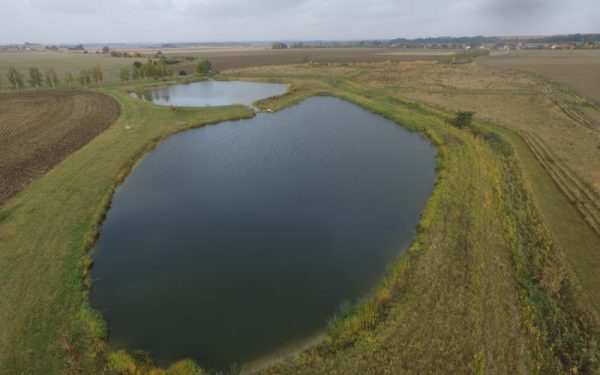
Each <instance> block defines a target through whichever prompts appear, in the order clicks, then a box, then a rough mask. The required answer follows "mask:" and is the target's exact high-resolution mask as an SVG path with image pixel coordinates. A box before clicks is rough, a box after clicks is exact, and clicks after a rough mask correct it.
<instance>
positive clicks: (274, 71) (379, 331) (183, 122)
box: [0, 49, 600, 374]
mask: <svg viewBox="0 0 600 375" xmlns="http://www.w3.org/2000/svg"><path fill="white" fill-rule="evenodd" d="M306 52H310V51H299V52H297V53H299V55H298V56H296V55H294V57H293V58H294V59H298V58H300V59H302V57H301V56H302V55H301V54H300V53H306ZM214 53H215V54H217V53H220V54H223V53H224V52H214ZM238 53H241V52H238ZM247 53H248V52H247ZM271 53H272V52H268V53H264V54H263V53H261V52H257V51H252V52H251V54H253V55H254V54H255V55H256V56H255V57H253V58H254V60H253V61H255V62H254V63H252V64H249V65H244V64H245V61H246V59H251V58H250V57H244V58H241V57H239V56H238V57H236V59H238V60H239V61H238V63H237V64H238V65H231V66H228V67H229V68H230V69H228V70H226V71H222V72H221V73H220V74H219V75H216V76H215V77H214V78H216V79H227V80H237V79H241V80H254V81H266V82H282V83H287V84H288V92H287V93H286V94H284V95H282V96H279V97H274V98H269V99H266V100H264V101H260V102H258V103H256V106H257V107H258V108H260V109H262V110H267V109H271V110H275V111H276V110H280V109H282V108H286V107H288V106H291V105H293V104H295V103H298V102H300V101H302V100H303V99H305V98H307V97H310V96H314V95H332V96H336V97H340V98H342V99H344V100H348V101H350V102H352V103H355V104H357V105H359V106H361V107H363V108H366V109H368V110H370V111H373V112H375V113H378V114H381V115H383V116H385V117H387V118H389V119H391V120H393V121H395V122H397V123H398V124H399V126H404V127H406V128H408V129H410V130H412V131H415V132H418V133H420V134H422V135H423V136H424V137H427V138H429V139H430V140H431V142H432V144H433V145H435V147H436V149H437V151H438V160H437V161H438V176H439V178H438V181H437V183H436V186H435V189H434V192H433V194H432V196H431V198H430V200H429V202H428V204H427V207H426V209H425V212H424V213H423V215H422V218H421V221H420V223H419V225H418V228H417V235H416V237H415V238H414V241H413V242H412V244H411V246H410V248H409V249H408V251H406V252H405V253H404V254H403V255H402V256H400V257H399V258H398V259H397V260H396V261H395V262H394V263H393V264H391V265H390V266H389V269H388V271H387V272H386V274H385V276H384V277H383V279H382V280H381V282H380V285H379V287H378V288H377V289H376V290H374V291H373V292H372V293H371V294H370V295H368V296H365V297H364V299H363V300H361V301H359V302H358V303H356V304H353V305H349V306H344V308H343V309H341V310H340V312H339V314H338V315H336V316H335V317H332V319H331V321H330V323H329V326H328V328H327V331H326V332H325V339H324V341H323V342H321V343H319V344H317V345H315V346H312V347H310V348H308V349H307V350H305V351H303V352H301V353H294V354H293V355H289V356H284V357H283V358H278V359H277V360H276V359H275V358H265V359H262V360H260V361H257V362H256V363H251V364H246V365H245V366H243V367H242V369H241V370H242V372H244V371H246V372H249V371H257V372H259V373H266V374H288V373H289V374H291V373H296V374H307V373H309V374H330V373H331V374H380V373H386V374H397V373H403V374H404V373H406V374H424V373H425V374H429V373H499V374H507V373H511V374H512V373H519V374H526V373H537V374H563V373H591V374H593V373H598V371H600V348H599V346H598V345H599V344H598V343H599V342H600V315H599V314H600V303H599V301H600V290H599V289H598V288H597V285H600V274H599V273H598V272H597V270H598V269H600V268H599V267H600V251H599V250H600V235H599V232H598V228H597V227H596V225H597V221H596V220H597V219H600V216H598V211H599V210H600V208H599V207H600V206H599V205H598V204H599V199H598V195H597V194H598V191H599V190H600V189H599V186H600V184H599V183H600V175H598V171H600V159H599V158H598V155H599V154H598V152H600V136H599V131H598V130H597V129H595V123H594V121H593V119H594V118H595V117H594V116H595V115H596V112H595V111H597V109H596V108H595V107H594V106H593V105H590V104H589V102H590V101H592V99H591V98H592V97H593V95H595V94H594V93H591V94H590V99H589V101H586V102H582V101H581V100H577V98H576V95H573V94H572V93H569V92H567V91H564V90H562V86H560V85H558V84H556V83H548V82H547V81H546V78H543V77H542V78H540V77H538V76H537V75H531V74H530V73H529V72H524V73H523V72H517V71H508V70H504V69H500V70H498V69H497V68H496V67H493V66H490V65H488V64H487V63H485V65H482V64H481V63H480V61H482V60H476V62H475V63H469V64H457V65H454V64H446V63H439V62H438V61H439V60H440V59H438V58H437V57H438V56H434V57H436V58H434V59H421V58H418V59H415V58H404V57H406V56H403V59H399V60H394V59H390V58H389V57H390V56H389V55H382V56H385V58H381V57H380V55H377V57H376V58H375V57H372V56H374V55H370V56H371V57H365V56H362V57H360V58H359V57H352V58H351V57H347V58H346V60H344V61H343V62H344V64H331V63H332V62H335V59H336V58H339V55H337V57H336V55H335V54H336V53H341V52H339V51H327V50H326V49H323V51H320V52H319V53H322V55H321V58H322V59H323V62H324V63H323V64H311V63H305V62H304V63H303V62H302V61H295V60H293V59H292V60H290V61H288V60H286V61H282V60H279V57H278V58H274V57H273V55H270V54H271ZM344 53H346V52H344ZM348 53H350V52H348ZM355 53H357V54H360V53H362V52H355ZM561 53H564V52H561ZM51 54H52V53H45V52H44V53H41V54H40V55H39V56H40V58H39V60H38V59H35V58H34V57H35V55H34V54H33V53H32V54H31V55H27V56H25V55H17V54H15V55H11V57H10V58H11V59H13V60H10V59H5V57H4V56H5V55H4V54H3V55H0V71H1V70H2V69H7V67H8V66H9V65H18V67H19V68H20V69H24V68H25V67H26V66H28V65H27V64H33V65H36V66H39V67H40V68H44V67H50V66H55V67H56V69H57V71H58V70H59V67H64V68H65V69H73V70H75V69H79V67H80V66H83V65H84V64H85V65H86V66H87V64H90V65H91V66H93V65H94V64H96V63H98V64H100V65H101V66H103V67H104V69H105V70H106V71H107V72H111V71H112V72H116V71H117V70H118V69H120V66H121V65H119V64H123V62H126V63H127V64H130V63H131V60H130V59H121V58H111V57H107V56H102V55H93V54H92V55H88V56H85V55H73V56H71V55H68V54H56V55H52V57H51V58H50V57H47V56H50V55H51ZM327 54H332V55H331V56H330V57H327V59H331V60H330V61H329V60H328V61H325V60H327V59H326V58H325V56H327ZM56 56H66V57H65V58H64V61H63V60H61V59H60V58H58V57H57V58H56V59H55V57H56ZM203 56H204V54H203ZM263 56H267V57H263ZM278 56H282V55H278ZM315 56H316V52H315ZM286 58H287V57H286ZM380 58H381V60H380ZM19 59H28V60H27V63H26V62H24V61H25V60H19ZM44 59H45V60H44ZM53 59H55V60H53ZM214 59H215V63H216V62H217V61H218V57H217V55H214ZM261 59H265V60H268V61H271V62H266V63H265V62H261V61H259V60H261ZM269 59H271V60H269ZM361 59H362V61H361ZM388 60H391V61H388ZM423 60H429V61H423ZM221 61H224V60H221ZM277 63H278V64H280V65H276V64H277ZM328 63H329V64H330V65H327V64H328ZM350 63H351V64H350ZM45 64H46V65H45ZM52 64H55V65H52ZM281 64H287V65H281ZM116 81H117V80H116V79H112V80H109V79H107V80H106V82H105V83H106V85H104V86H99V87H94V88H93V91H95V92H98V93H101V94H105V95H107V96H110V97H111V98H113V99H114V100H116V101H117V102H119V103H120V106H121V111H120V117H119V118H118V120H116V122H114V124H112V125H111V126H110V127H108V128H107V129H106V130H104V131H103V132H102V133H100V134H99V135H98V136H97V137H96V138H94V139H93V140H91V141H90V142H89V143H88V144H87V145H85V146H83V147H82V148H80V149H78V150H77V151H75V152H73V153H72V154H70V156H68V157H66V158H65V159H64V160H63V161H62V162H60V163H59V164H58V165H56V166H55V167H54V168H53V169H52V170H51V171H50V172H48V173H46V174H45V175H43V176H42V177H40V178H39V179H37V180H35V181H34V182H32V183H30V184H29V185H27V186H26V187H25V188H24V189H23V190H22V191H20V192H19V193H18V194H17V195H16V196H14V197H13V198H11V199H10V200H8V201H7V202H5V203H4V204H3V205H2V206H0V269H1V270H2V272H0V301H2V303H0V374H4V373H6V374H75V373H85V374H99V373H115V374H201V373H204V370H202V369H201V367H199V364H195V363H193V362H192V361H189V360H183V361H181V362H178V363H176V364H173V365H172V366H171V367H170V368H168V369H160V368H156V367H154V364H153V363H152V359H151V357H149V356H147V355H144V354H143V353H139V352H136V351H135V349H136V348H131V350H129V351H118V352H114V351H111V349H110V348H109V347H108V345H107V343H106V335H107V327H106V324H105V322H104V321H103V320H102V318H101V316H100V314H99V313H98V312H97V311H95V310H93V309H92V308H91V306H90V304H89V299H88V293H89V287H90V283H91V280H90V279H89V276H88V275H87V272H88V270H89V267H90V266H91V260H90V257H89V256H88V254H87V251H88V250H89V249H90V247H91V245H92V244H93V242H94V240H95V238H96V235H97V231H98V229H99V225H100V223H101V221H102V219H103V215H104V213H105V210H106V209H107V207H108V206H109V204H110V201H111V197H112V194H113V193H114V191H115V188H116V186H117V185H118V184H119V183H120V182H121V181H123V179H124V178H125V176H126V175H127V173H128V172H129V170H130V169H131V168H132V167H133V165H134V164H135V162H136V160H138V159H139V158H140V157H141V156H142V155H143V154H144V153H146V152H148V151H149V150H151V149H152V148H153V147H154V146H155V145H156V144H157V143H158V142H160V141H161V140H162V139H164V138H166V137H168V136H170V135H172V134H174V133H176V132H179V131H184V130H185V129H188V128H191V127H196V126H204V125H207V124H214V123H218V122H220V121H224V120H229V119H239V118H247V117H251V116H253V115H254V114H255V113H254V110H252V109H250V108H247V107H243V106H229V107H209V108H197V109H192V108H170V107H160V106H155V105H152V104H149V103H145V102H142V101H139V100H137V99H134V98H132V97H131V96H129V95H128V90H134V89H140V88H144V87H149V86H152V85H166V84H174V83H178V82H181V81H182V80H181V79H171V80H165V81H156V82H155V81H148V82H129V83H125V84H116ZM2 82H3V83H5V80H4V77H3V81H2ZM586 93H587V91H585V90H584V91H581V93H580V94H578V95H580V96H583V95H586ZM458 110H470V111H474V112H475V121H474V122H473V123H472V124H470V125H468V126H465V127H463V128H459V127H456V126H454V125H452V124H451V122H452V121H450V120H451V119H452V118H453V117H454V116H455V113H456V111H458ZM581 113H585V114H588V116H589V117H590V118H591V119H592V120H590V118H588V117H586V116H585V115H581ZM1 115H2V114H0V116H1ZM0 123H2V121H0ZM107 150H110V152H107ZM0 152H2V151H1V150H0ZM149 329H151V328H149ZM199 334H201V332H200V333H199ZM200 365H201V364H200ZM234 370H236V371H237V370H239V369H234Z"/></svg>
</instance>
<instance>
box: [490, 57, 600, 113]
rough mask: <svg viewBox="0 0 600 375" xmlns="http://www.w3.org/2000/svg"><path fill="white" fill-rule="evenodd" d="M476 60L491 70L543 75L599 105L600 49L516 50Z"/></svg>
mask: <svg viewBox="0 0 600 375" xmlns="http://www.w3.org/2000/svg"><path fill="white" fill-rule="evenodd" d="M479 61H480V62H481V63H482V64H484V65H488V66H491V67H494V68H501V69H512V70H517V71H522V72H527V73H533V74H536V75H538V76H542V77H544V78H546V79H549V80H552V81H554V82H556V83H558V84H560V85H561V86H564V87H566V88H568V89H569V90H571V91H573V92H574V93H575V94H577V95H579V96H581V97H584V98H586V99H588V100H589V101H592V102H594V103H595V104H596V105H600V90H599V89H598V88H599V87H600V50H575V51H551V50H541V51H536V50H531V51H516V52H511V53H509V54H496V55H492V56H491V57H488V58H485V59H480V60H479Z"/></svg>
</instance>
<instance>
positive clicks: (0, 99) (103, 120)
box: [0, 91, 119, 204]
mask: <svg viewBox="0 0 600 375" xmlns="http://www.w3.org/2000/svg"><path fill="white" fill-rule="evenodd" d="M0 113H1V114H2V116H1V117H0V204H1V203H3V202H4V201H6V200H7V199H8V198H10V197H11V196H13V195H14V194H15V193H16V192H17V191H19V190H20V189H21V188H22V187H23V186H24V185H25V184H27V183H28V182H30V181H33V180H35V179H36V178H38V177H40V176H41V175H43V174H44V173H45V172H47V171H49V170H50V169H51V168H52V167H54V166H55V165H56V164H57V163H58V162H60V161H61V160H62V159H64V158H65V157H66V156H68V155H69V154H71V153H72V152H73V151H75V150H77V149H78V148H80V147H81V146H83V145H85V144H86V143H87V142H89V141H90V140H91V139H93V138H94V137H95V136H96V135H98V133H100V132H101V131H102V130H104V129H106V128H107V127H108V126H109V125H110V124H112V123H113V122H115V120H116V119H117V117H118V116H119V104H118V103H117V102H116V101H115V100H113V99H111V98H110V97H108V96H106V95H102V94H98V93H94V92H84V91H47V92H27V93H20V94H16V93H15V94H10V93H7V94H0Z"/></svg>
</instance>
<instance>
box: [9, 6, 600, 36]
mask: <svg viewBox="0 0 600 375" xmlns="http://www.w3.org/2000/svg"><path fill="white" fill-rule="evenodd" d="M0 9H3V10H4V12H6V13H8V14H10V17H4V19H3V22H2V23H0V43H12V42H23V41H25V40H28V41H39V42H47V43H60V42H109V41H115V42H116V41H121V42H140V41H227V40H229V41H233V40H273V39H371V38H394V37H420V36H439V35H455V36H456V35H480V34H484V35H515V34H517V35H521V34H527V33H529V34H556V33H575V32H582V33H584V32H600V30H599V29H598V26H597V15H598V14H599V13H600V2H599V1H598V0H452V1H447V0H429V1H423V0H254V1H252V0H103V1H101V0H97V1H85V0H22V1H14V0H0ZM158 25H160V26H159V27H158Z"/></svg>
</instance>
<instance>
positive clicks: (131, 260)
mask: <svg viewBox="0 0 600 375" xmlns="http://www.w3.org/2000/svg"><path fill="white" fill-rule="evenodd" d="M434 158H435V152H434V150H433V148H432V147H431V146H430V144H429V142H428V141H426V140H425V139H423V138H422V137H420V136H419V135H417V134H414V133H410V132H408V131H406V130H404V129H403V128H402V127H400V126H398V125H396V124H394V123H393V122H391V121H389V120H386V119H385V118H383V117H380V116H378V115H375V114H373V113H371V112H368V111H366V110H363V109H361V108H360V107H357V106H355V105H353V104H350V103H348V102H344V101H342V100H339V99H336V98H330V97H318V98H311V99H308V100H306V101H304V102H302V103H300V104H298V105H296V106H294V107H292V108H288V109H285V110H283V111H280V112H277V113H274V114H264V113H263V114H258V115H257V116H256V117H255V118H253V119H249V120H242V121H233V122H225V123H221V124H219V125H215V126H208V127H205V128H201V129H196V130H189V131H186V132H183V133H180V134H177V135H175V136H172V137H171V138H169V139H167V140H166V141H164V142H163V143H161V144H160V145H159V146H158V148H157V149H156V150H154V151H153V152H151V153H150V154H148V155H146V156H145V157H144V158H143V159H142V160H141V161H140V163H139V164H138V165H137V166H136V168H135V169H134V170H133V171H132V173H131V174H130V175H129V177H128V178H127V179H126V180H125V182H124V183H123V185H122V186H121V187H120V188H119V189H118V191H117V192H116V194H115V197H114V200H113V203H112V207H111V209H110V210H109V212H108V213H107V217H106V220H105V222H104V224H103V225H102V228H101V233H100V237H99V241H98V243H97V247H96V249H95V251H94V252H93V257H94V259H95V265H94V267H93V269H92V276H93V278H94V291H93V303H94V305H95V306H97V307H98V308H99V309H100V310H101V311H102V312H103V314H104V316H105V318H106V320H107V321H108V324H109V329H110V335H109V341H110V344H111V345H112V346H113V347H116V348H129V349H141V350H145V351H148V352H150V353H152V354H153V355H154V357H155V359H156V360H157V362H158V363H159V364H161V365H167V364H169V363H170V362H171V361H175V360H178V359H182V358H193V359H195V360H196V361H197V362H198V363H199V364H201V365H202V366H204V367H206V368H213V369H219V368H227V367H229V365H230V364H232V363H237V364H242V363H245V362H248V361H251V360H254V359H257V358H259V357H261V356H264V355H268V354H269V353H272V352H273V351H276V350H278V349H280V348H282V347H283V346H287V345H291V344H293V343H296V342H300V341H302V340H304V339H306V338H308V337H311V336H312V335H314V334H315V333H318V332H319V331H320V330H322V329H323V328H324V327H325V326H326V321H327V319H328V318H330V317H331V316H332V314H334V313H335V312H336V310H337V308H338V306H339V304H340V303H341V302H342V301H344V300H354V299H356V298H358V297H361V296H364V295H365V294H366V293H368V292H369V291H370V290H372V288H373V287H374V286H376V284H377V282H378V281H379V280H380V279H381V277H382V276H383V274H384V271H385V269H386V266H387V265H389V264H390V262H392V261H393V259H394V258H396V257H397V256H398V255H399V254H400V253H401V251H402V250H403V249H405V248H406V246H407V245H408V244H409V243H410V241H411V239H412V237H413V235H414V229H415V226H416V224H417V222H418V220H419V217H420V214H421V212H422V210H423V208H424V206H425V203H426V201H427V199H428V197H429V195H430V193H431V190H432V186H433V182H434V179H435V173H434V167H435V162H434Z"/></svg>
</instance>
